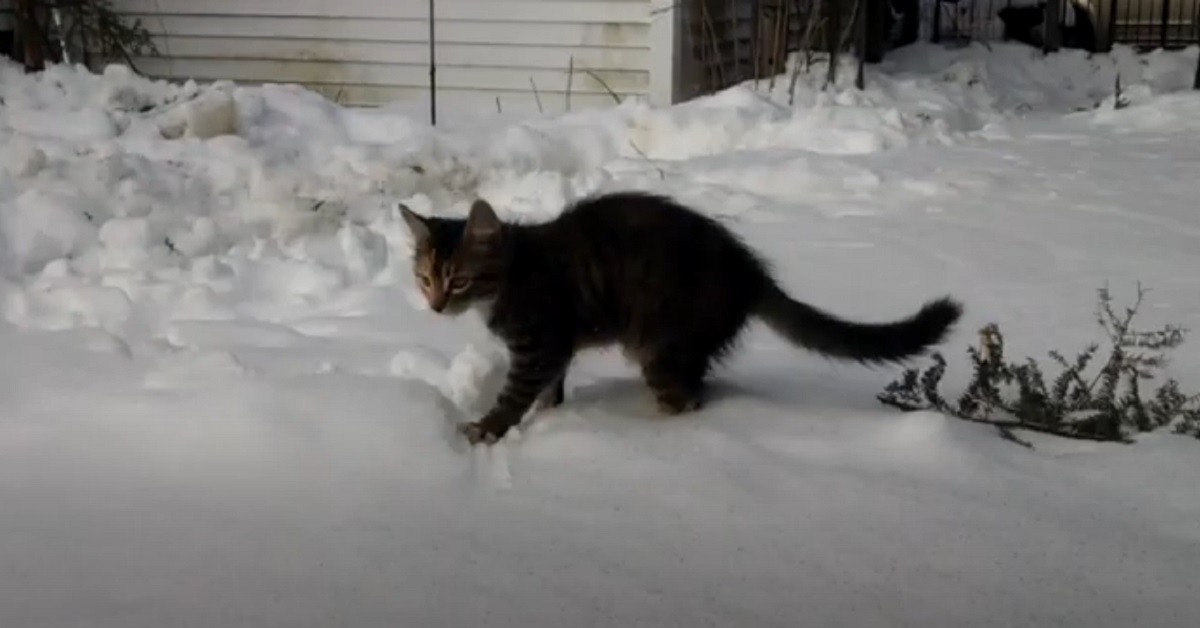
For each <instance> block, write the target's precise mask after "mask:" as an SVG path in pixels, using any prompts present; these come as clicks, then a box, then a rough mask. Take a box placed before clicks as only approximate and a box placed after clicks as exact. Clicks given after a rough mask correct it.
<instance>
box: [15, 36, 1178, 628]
mask: <svg viewBox="0 0 1200 628" xmlns="http://www.w3.org/2000/svg"><path fill="white" fill-rule="evenodd" d="M1196 55H1197V50H1196V49H1195V48H1192V49H1190V50H1188V51H1184V52H1179V53H1158V54H1153V55H1148V56H1141V57H1139V56H1136V55H1134V54H1132V53H1131V52H1129V51H1127V50H1119V51H1118V52H1117V53H1116V54H1115V55H1113V56H1112V57H1109V56H1096V57H1095V58H1092V59H1089V58H1087V57H1086V55H1083V54H1079V53H1075V52H1070V51H1068V52H1064V53H1062V54H1059V55H1055V56H1053V57H1051V58H1049V59H1042V58H1041V57H1040V55H1038V54H1036V53H1035V52H1033V51H1030V50H1029V49H1026V48H1023V47H1019V46H1003V45H1002V46H994V47H993V50H991V51H988V50H986V49H984V48H982V47H972V48H967V49H964V50H956V51H944V50H938V49H936V48H932V47H915V48H913V49H911V50H909V51H907V52H905V53H903V54H898V55H894V56H893V57H892V58H890V59H889V61H888V62H887V63H886V64H885V65H883V66H881V67H879V68H875V69H872V71H871V73H870V74H869V75H868V85H869V87H868V90H866V91H865V92H862V93H860V92H857V91H855V90H853V89H832V90H829V91H824V92H823V91H821V90H820V89H819V86H820V85H821V80H822V76H823V72H822V71H821V69H820V68H817V69H815V70H814V71H813V72H812V73H811V74H807V75H804V76H802V77H801V81H800V85H799V86H798V89H797V91H796V93H795V98H794V101H795V102H794V104H793V105H789V104H788V103H789V95H788V93H787V89H788V83H789V80H788V78H787V77H782V78H780V79H779V80H777V81H776V84H775V86H774V88H772V87H771V86H770V85H769V84H768V82H767V81H762V82H760V84H759V85H758V86H757V88H756V86H754V85H746V86H742V87H739V88H735V89H732V90H729V91H727V92H725V93H722V94H718V95H715V96H713V97H710V98H705V99H701V100H698V101H696V102H693V103H688V104H684V105H680V106H677V107H673V108H670V109H652V108H649V107H645V106H643V105H639V104H636V103H627V104H625V105H623V106H621V107H619V108H616V109H613V110H611V111H604V112H580V113H576V114H571V115H567V116H563V117H557V118H542V119H526V120H516V121H514V120H509V119H506V120H503V121H497V120H488V119H474V120H468V119H466V118H465V117H459V118H457V119H455V118H453V117H451V118H450V124H449V125H447V126H446V127H439V129H438V130H437V131H436V132H434V131H432V130H430V129H429V128H428V127H427V126H425V125H424V124H423V123H422V122H421V121H420V118H411V117H408V116H406V115H405V114H404V110H405V109H406V107H407V106H406V105H403V104H398V105H396V106H393V107H385V108H383V109H380V110H370V111H364V110H345V109H341V108H339V107H337V106H335V105H333V104H331V103H330V102H328V101H326V100H324V99H322V98H321V97H319V96H318V95H316V94H313V93H310V92H307V91H304V90H302V89H300V88H296V87H282V86H263V87H234V86H232V85H216V86H205V87H201V86H196V85H184V86H171V85H168V84H165V83H152V82H147V81H144V80H141V79H138V78H136V77H133V76H130V75H129V74H128V73H126V72H122V71H121V70H120V69H119V68H110V69H109V70H108V71H106V72H105V73H103V74H99V75H91V74H87V73H83V72H80V71H78V70H75V69H71V68H62V67H56V68H52V69H51V70H49V71H48V72H46V73H45V74H44V75H43V76H40V77H26V76H24V75H22V74H21V73H20V72H19V70H18V69H17V68H15V67H13V66H11V65H0V99H2V102H3V104H0V146H2V147H3V156H2V157H0V273H2V275H3V283H2V284H0V299H2V304H3V313H4V318H5V320H6V321H7V323H5V324H4V325H3V326H0V346H2V347H3V348H4V357H3V359H0V626H4V627H5V628H8V627H10V626H11V627H14V628H26V627H29V628H44V627H47V628H48V627H55V628H56V627H59V626H100V627H104V628H109V627H112V628H134V627H142V626H146V627H151V626H153V627H156V628H157V627H161V626H180V627H182V626H204V627H206V628H207V627H218V626H219V627H221V628H229V627H234V626H254V627H256V628H259V627H270V626H313V627H317V626H321V627H326V626H355V627H363V626H426V625H439V626H441V625H447V626H463V625H479V624H482V625H492V626H543V625H546V626H561V625H568V626H588V625H605V626H609V625H614V626H642V625H645V626H698V625H721V626H726V625H763V626H775V625H778V626H795V625H814V626H855V627H859V626H889V627H890V626H922V627H927V626H963V625H971V626H1049V625H1062V626H1129V625H1138V626H1164V627H1167V626H1170V627H1180V626H1187V625H1192V624H1193V623H1195V621H1196V619H1197V618H1198V617H1200V595H1197V593H1198V591H1197V586H1198V584H1197V580H1196V569H1197V565H1200V497H1197V493H1196V486H1197V481H1198V480H1200V466H1198V465H1197V463H1196V459H1197V458H1196V456H1197V453H1198V452H1197V449H1196V448H1197V444H1196V442H1195V441H1193V440H1191V439H1188V438H1185V437H1181V436H1176V435H1171V434H1167V433H1162V434H1152V435H1148V436H1144V437H1142V438H1141V439H1140V440H1139V442H1138V443H1137V444H1135V445H1132V446H1122V445H1107V444H1095V443H1081V442H1074V441H1064V440H1059V439H1052V438H1047V437H1038V436H1036V435H1034V436H1030V438H1031V439H1033V440H1034V441H1035V443H1036V445H1037V448H1036V449H1035V450H1027V449H1024V448H1021V447H1017V446H1014V445H1013V444H1011V443H1009V442H1006V441H1004V440H1002V439H1000V438H998V437H996V435H995V433H994V431H992V430H989V429H987V428H986V427H984V426H979V425H973V424H965V423H961V422H957V421H955V420H953V419H947V418H943V417H940V416H937V415H934V414H930V413H914V414H907V415H903V414H897V413H895V412H893V411H891V410H890V409H888V408H884V407H882V406H880V405H879V404H878V403H877V402H876V401H875V400H874V394H875V393H876V392H878V391H879V390H880V389H881V387H882V386H883V384H885V383H886V382H887V381H889V380H890V379H891V378H892V377H893V376H894V375H895V373H894V372H893V371H891V370H889V369H875V370H871V369H864V368H861V367H858V366H854V365H845V364H837V363H831V362H828V361H825V360H823V359H820V358H814V357H812V356H810V355H805V354H803V353H801V352H799V351H797V350H794V349H792V348H791V347H788V346H786V345H785V344H783V342H782V341H781V340H780V339H778V338H776V337H774V336H772V335H770V334H769V333H768V332H767V331H765V329H763V328H761V327H759V326H755V327H754V328H753V329H752V330H751V333H749V334H748V335H747V337H746V339H745V342H744V344H743V348H742V351H741V352H740V353H739V354H738V356H737V357H736V358H735V359H734V360H732V361H731V363H730V364H729V365H728V366H727V368H725V369H723V370H722V371H721V372H720V373H719V374H718V376H717V380H716V384H715V385H716V391H715V392H716V399H715V400H714V402H713V403H712V404H711V405H710V407H708V408H707V409H706V410H704V411H703V412H700V413H698V414H694V415H690V416H683V417H677V418H670V419H667V418H662V417H658V416H656V415H655V413H654V411H653V404H652V403H651V402H650V399H649V397H648V395H646V393H645V392H644V391H643V388H642V385H641V384H640V382H639V381H638V380H637V376H636V371H635V370H634V369H632V368H630V367H629V366H628V365H627V364H625V363H624V362H623V360H622V359H621V358H620V357H619V355H618V354H617V353H616V352H599V353H596V354H591V355H587V356H585V357H583V358H582V359H581V360H579V361H578V362H577V364H576V365H575V366H574V368H573V370H572V372H571V375H570V377H569V379H568V383H567V403H566V404H565V405H564V406H562V407H561V408H559V409H556V410H554V411H551V412H548V413H544V414H541V415H539V416H537V417H535V418H534V419H533V421H532V422H531V423H530V424H529V425H527V426H526V427H525V428H524V429H523V430H521V431H520V432H519V433H515V434H513V435H512V436H511V437H510V438H509V439H507V440H506V441H504V442H502V443H501V444H499V445H498V446H496V447H494V448H491V449H486V448H476V449H473V450H472V449H469V448H468V447H466V445H465V443H463V442H462V441H461V439H460V438H459V437H458V436H457V434H456V433H455V432H454V431H453V423H454V422H455V421H458V420H463V419H466V418H471V417H473V416H474V415H475V414H476V413H478V412H480V411H481V410H482V409H484V408H486V405H487V402H488V400H489V395H493V394H494V393H495V390H496V387H497V386H498V385H499V381H500V378H502V376H503V372H504V359H503V354H502V352H501V351H500V350H499V349H498V347H497V346H496V345H495V343H494V342H493V341H491V340H490V339H489V338H488V337H487V335H486V333H485V331H484V330H483V328H482V325H480V324H479V321H478V320H476V319H474V318H472V317H469V316H468V317H463V318H461V319H443V318H439V317H436V316H435V315H433V314H432V313H430V312H428V311H426V310H424V309H423V308H422V306H421V303H420V299H419V298H418V297H417V296H416V294H415V290H414V289H413V286H412V282H411V279H410V273H409V262H408V258H407V254H408V247H409V241H408V236H407V232H406V231H405V229H404V227H403V223H402V221H401V220H400V218H399V216H398V215H397V213H396V211H395V204H396V203H397V202H400V201H403V202H405V203H407V204H409V205H410V206H412V207H413V208H414V209H416V210H418V211H422V212H434V213H443V214H459V215H461V213H462V212H464V211H465V209H466V206H467V204H468V203H469V201H470V199H471V198H472V197H473V196H474V195H482V196H484V197H486V198H488V199H489V200H491V201H492V202H493V204H495V205H496V206H497V207H498V209H500V211H501V212H502V214H504V216H505V217H507V218H511V219H514V220H534V221H536V220H545V219H548V218H549V217H552V216H553V215H554V213H555V212H557V211H558V210H559V209H560V208H561V206H562V205H563V203H564V202H567V201H569V200H570V199H573V198H577V197H579V196H580V195H582V194H586V193H589V192H592V191H596V190H604V189H619V188H626V187H638V188H646V189H655V190H659V191H663V192H667V193H670V194H675V195H677V196H678V197H679V198H681V199H682V200H684V201H685V202H688V203H690V204H692V205H694V206H695V207H697V208H698V209H701V210H702V211H706V212H709V213H711V214H713V215H716V216H719V217H721V218H722V219H724V220H726V221H728V223H729V224H730V225H731V226H732V227H733V228H734V229H735V230H736V231H738V233H740V234H741V235H743V236H744V237H745V238H746V240H747V241H748V242H750V243H751V244H753V245H754V246H756V247H758V248H759V249H760V250H762V251H763V252H764V254H765V255H766V256H767V257H769V258H770V259H771V260H772V262H773V263H774V264H775V266H776V268H777V270H778V273H779V275H780V277H781V279H782V282H783V283H784V284H785V285H786V286H788V287H789V288H790V289H791V290H792V291H793V292H794V293H795V294H796V295H798V296H800V297H801V298H803V299H805V300H808V301H810V302H812V303H815V304H817V305H820V306H822V307H826V308H828V309H831V310H833V311H836V312H838V313H841V314H844V315H847V316H853V317H859V318H867V319H886V318H892V317H896V316H900V315H904V314H907V313H909V312H910V311H911V310H912V309H913V308H915V307H916V306H917V305H918V304H919V303H920V302H921V301H923V300H924V299H926V298H927V297H930V296H933V295H937V294H941V293H952V294H955V295H957V296H959V297H960V298H961V299H962V300H963V301H965V303H966V304H967V308H968V310H967V316H966V320H965V321H964V323H963V324H962V326H961V327H960V328H959V331H958V333H957V334H955V336H954V337H953V338H952V339H951V341H950V342H949V343H948V346H947V353H948V354H949V357H950V358H951V365H952V368H953V367H955V366H959V367H961V366H962V359H961V354H962V351H961V348H962V347H964V346H965V345H967V344H969V343H972V342H974V336H973V333H972V332H973V330H974V329H975V328H977V327H979V326H980V325H981V324H983V323H985V322H989V321H996V322H998V323H1000V324H1001V325H1002V327H1003V328H1004V330H1005V332H1006V338H1007V340H1008V348H1009V350H1010V351H1011V352H1013V354H1014V355H1026V354H1030V353H1034V354H1038V355H1040V354H1042V353H1043V352H1044V350H1045V349H1047V348H1050V347H1059V348H1062V349H1064V350H1068V351H1069V350H1071V349H1074V348H1080V347H1082V346H1083V345H1084V344H1086V343H1087V342H1088V341H1090V340H1093V339H1096V332H1097V331H1098V330H1096V329H1095V327H1094V325H1093V323H1092V314H1091V308H1092V306H1093V303H1094V296H1095V290H1096V288H1098V287H1100V286H1101V285H1103V284H1104V283H1105V282H1108V283H1109V285H1110V286H1111V287H1112V289H1113V290H1114V292H1115V293H1116V295H1117V296H1118V297H1119V298H1125V297H1128V296H1129V295H1130V294H1131V293H1132V290H1133V288H1134V285H1135V283H1136V282H1137V281H1138V280H1141V281H1143V282H1145V283H1147V284H1148V285H1149V286H1150V287H1151V288H1152V289H1153V291H1152V292H1151V293H1150V295H1149V302H1148V304H1147V309H1146V314H1145V316H1146V319H1147V322H1148V323H1161V322H1176V323H1180V324H1183V325H1185V326H1188V327H1191V328H1194V329H1200V277H1198V276H1197V275H1196V273H1195V272H1194V271H1192V270H1189V269H1193V268H1195V267H1196V266H1197V263H1198V261H1200V215H1198V214H1197V213H1196V211H1195V207H1196V198H1197V197H1198V193H1200V183H1198V182H1197V178H1196V175H1195V173H1196V172H1198V171H1200V170H1198V167H1200V142H1197V141H1196V140H1197V138H1198V136H1200V96H1197V95H1196V94H1193V93H1190V92H1188V91H1185V90H1186V88H1187V87H1188V86H1189V85H1190V80H1191V76H1192V74H1191V73H1192V71H1193V68H1194V67H1195V66H1194V64H1195V63H1196ZM1114 59H1115V61H1114ZM1117 70H1119V71H1120V73H1121V83H1122V85H1123V86H1124V94H1123V99H1124V100H1125V101H1127V102H1128V103H1129V106H1128V107H1125V108H1121V109H1115V108H1114V107H1113V95H1112V87H1113V85H1114V82H1115V77H1116V72H1117ZM843 76H844V77H846V78H847V79H848V78H850V77H851V76H852V73H851V72H850V71H849V69H848V68H847V70H846V71H844V72H843ZM229 130H233V131H235V132H236V134H223V133H224V132H225V131H229ZM1193 342H1195V341H1193ZM1169 371H1170V374H1171V375H1173V376H1176V377H1178V378H1179V379H1181V380H1182V381H1184V382H1185V384H1188V383H1190V384H1191V387H1193V388H1195V387H1196V385H1198V384H1200V353H1197V352H1196V351H1195V349H1194V347H1192V346H1190V345H1185V348H1184V350H1183V351H1181V352H1180V354H1179V356H1178V358H1177V360H1176V361H1175V362H1174V363H1172V365H1171V367H1170V369H1169ZM964 378H965V373H963V372H962V371H961V370H959V371H952V373H951V375H950V376H949V377H948V384H950V385H951V386H953V385H955V384H961V383H962V382H963V381H964Z"/></svg>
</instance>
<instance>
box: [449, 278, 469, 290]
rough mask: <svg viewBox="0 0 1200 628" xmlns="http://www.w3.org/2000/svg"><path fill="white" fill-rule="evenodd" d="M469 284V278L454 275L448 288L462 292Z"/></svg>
mask: <svg viewBox="0 0 1200 628" xmlns="http://www.w3.org/2000/svg"><path fill="white" fill-rule="evenodd" d="M469 285H471V280H470V279H467V278H466V277H455V278H454V279H451V280H450V290H451V291H452V292H462V291H463V290H466V289H467V286H469Z"/></svg>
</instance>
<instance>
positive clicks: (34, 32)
mask: <svg viewBox="0 0 1200 628" xmlns="http://www.w3.org/2000/svg"><path fill="white" fill-rule="evenodd" d="M13 8H14V9H15V11H14V12H13V17H15V18H16V20H17V31H16V34H17V37H18V38H19V39H20V40H21V44H22V45H23V46H25V71H26V72H41V71H42V70H45V69H46V50H45V49H44V48H43V47H42V29H41V27H40V26H38V21H37V14H36V13H35V12H34V8H35V7H34V2H33V0H16V2H15V4H14V5H13Z"/></svg>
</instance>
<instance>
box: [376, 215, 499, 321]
mask: <svg viewBox="0 0 1200 628" xmlns="http://www.w3.org/2000/svg"><path fill="white" fill-rule="evenodd" d="M400 213H401V215H403V216H404V222H405V223H406V224H407V225H408V229H409V231H410V232H411V233H412V236H413V240H414V243H415V246H414V248H413V276H414V278H415V279H416V282H417V287H418V288H420V289H421V293H422V294H423V295H425V300H426V301H427V302H428V303H429V307H430V309H432V310H433V311H434V312H438V313H440V314H447V315H450V316H456V315H458V314H461V313H462V312H464V311H466V310H467V309H469V308H470V307H471V306H472V305H474V304H476V303H479V302H485V301H487V300H490V299H492V298H494V297H495V295H496V292H497V291H498V290H499V288H500V282H501V280H502V279H503V273H504V224H503V223H501V222H500V219H499V218H498V217H497V216H496V212H495V210H493V209H492V206H491V205H489V204H488V203H487V201H484V200H482V199H481V200H477V201H475V203H474V204H473V205H471V212H470V214H469V215H468V216H467V219H466V220H462V219H453V218H426V217H424V216H420V215H418V214H417V213H416V212H414V211H412V210H411V209H409V208H408V207H405V206H404V205H400Z"/></svg>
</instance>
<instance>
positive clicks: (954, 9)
mask: <svg viewBox="0 0 1200 628" xmlns="http://www.w3.org/2000/svg"><path fill="white" fill-rule="evenodd" d="M1047 4H1048V3H1046V2H1044V1H1035V0H930V1H929V2H927V3H926V6H928V7H929V9H930V10H931V11H932V13H933V28H932V31H933V32H932V34H931V40H932V41H943V42H947V43H949V42H967V41H996V40H1003V39H1012V40H1017V41H1024V42H1026V43H1030V44H1033V45H1036V46H1042V45H1044V44H1045V39H1046V34H1047V31H1046V25H1047V24H1046V22H1047V20H1046V16H1047V15H1050V14H1052V13H1055V10H1054V9H1049V8H1048V7H1047V6H1046V5H1047ZM1055 4H1056V5H1057V15H1058V20H1057V24H1058V26H1059V32H1060V35H1061V39H1060V40H1059V43H1061V45H1062V46H1064V47H1068V48H1082V49H1085V50H1089V51H1103V50H1108V49H1110V48H1111V47H1112V45H1113V44H1114V43H1116V44H1127V45H1132V46H1136V47H1139V48H1181V47H1184V46H1188V45H1191V44H1194V43H1197V42H1200V30H1198V29H1200V14H1198V11H1200V0H1057V2H1056V3H1055Z"/></svg>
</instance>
